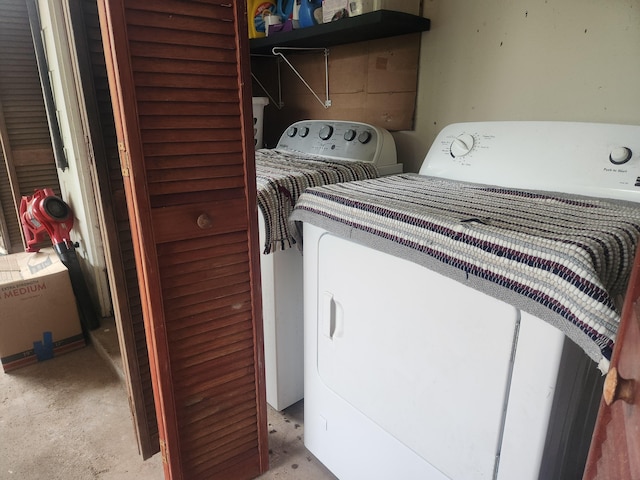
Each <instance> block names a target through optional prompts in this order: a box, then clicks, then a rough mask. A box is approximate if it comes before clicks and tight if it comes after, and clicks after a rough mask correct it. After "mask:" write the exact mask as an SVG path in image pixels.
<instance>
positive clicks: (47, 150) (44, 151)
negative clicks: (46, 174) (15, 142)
mask: <svg viewBox="0 0 640 480" xmlns="http://www.w3.org/2000/svg"><path fill="white" fill-rule="evenodd" d="M13 163H14V165H16V166H18V165H19V166H22V165H25V166H26V165H51V164H53V163H55V159H54V156H53V149H52V148H51V145H47V146H44V147H40V146H35V147H34V148H21V149H14V150H13Z"/></svg>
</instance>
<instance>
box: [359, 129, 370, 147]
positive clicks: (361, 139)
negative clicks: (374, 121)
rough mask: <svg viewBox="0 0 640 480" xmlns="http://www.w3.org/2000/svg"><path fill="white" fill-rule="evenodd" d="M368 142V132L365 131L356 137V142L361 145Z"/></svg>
mask: <svg viewBox="0 0 640 480" xmlns="http://www.w3.org/2000/svg"><path fill="white" fill-rule="evenodd" d="M369 140H371V132H370V131H368V130H365V131H364V132H362V133H361V134H360V135H358V141H359V142H360V143H362V144H363V145H364V144H366V143H369Z"/></svg>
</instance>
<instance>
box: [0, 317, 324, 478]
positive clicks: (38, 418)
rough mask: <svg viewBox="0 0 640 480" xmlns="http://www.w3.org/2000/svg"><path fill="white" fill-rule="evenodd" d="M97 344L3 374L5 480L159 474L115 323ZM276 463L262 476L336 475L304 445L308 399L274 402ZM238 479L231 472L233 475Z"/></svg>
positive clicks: (0, 416)
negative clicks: (278, 406) (284, 404)
mask: <svg viewBox="0 0 640 480" xmlns="http://www.w3.org/2000/svg"><path fill="white" fill-rule="evenodd" d="M95 333H96V335H95V336H94V342H93V345H91V346H88V347H85V348H83V349H81V350H77V351H75V352H71V353H68V354H65V355H61V356H59V357H56V358H54V359H52V360H49V361H46V362H42V363H38V364H35V365H31V366H28V367H25V368H22V369H19V370H15V371H14V372H11V373H9V374H4V373H0V480H5V479H12V480H41V479H42V480H45V479H46V480H75V479H78V480H85V479H100V480H129V479H132V480H133V479H135V480H159V479H162V478H163V473H162V465H161V461H160V457H159V455H155V456H154V457H152V458H151V459H149V460H147V461H142V457H140V456H139V455H138V449H137V445H136V440H135V437H134V429H133V423H132V421H131V415H130V413H129V407H128V402H127V395H126V391H125V388H124V383H123V380H122V377H121V371H120V368H121V366H120V365H121V364H120V363H119V360H120V358H119V352H118V351H117V339H116V337H115V328H113V326H112V325H110V324H109V323H107V324H106V325H105V324H104V322H103V326H101V327H100V329H99V330H97V331H96V332H95ZM268 421H269V447H270V448H269V453H270V455H269V461H270V470H269V472H267V473H266V474H264V475H262V476H261V477H259V478H260V479H261V480H269V479H282V480H293V479H296V480H300V479H304V480H335V479H336V477H335V476H334V475H332V474H331V473H330V472H329V471H328V470H327V469H326V468H325V467H324V466H323V465H322V464H321V463H320V462H318V460H317V459H316V458H315V457H313V455H311V453H310V452H309V451H308V450H306V449H305V448H304V444H303V431H304V426H303V402H300V403H297V404H295V405H293V406H292V407H290V408H288V409H286V410H284V411H283V412H276V411H274V410H273V409H271V408H269V416H268ZM230 480H232V479H230Z"/></svg>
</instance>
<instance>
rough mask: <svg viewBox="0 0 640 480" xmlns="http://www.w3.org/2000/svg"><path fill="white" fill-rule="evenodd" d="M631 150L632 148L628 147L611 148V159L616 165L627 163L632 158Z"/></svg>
mask: <svg viewBox="0 0 640 480" xmlns="http://www.w3.org/2000/svg"><path fill="white" fill-rule="evenodd" d="M632 154H633V153H632V152H631V149H630V148H627V147H617V148H614V149H613V150H611V153H610V154H609V161H610V162H611V163H613V164H614V165H622V164H623V163H627V162H628V161H629V160H631V155H632Z"/></svg>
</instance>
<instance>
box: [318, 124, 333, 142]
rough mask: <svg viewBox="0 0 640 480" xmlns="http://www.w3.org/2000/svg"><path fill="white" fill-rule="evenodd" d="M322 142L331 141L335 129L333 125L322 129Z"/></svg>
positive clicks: (320, 134)
mask: <svg viewBox="0 0 640 480" xmlns="http://www.w3.org/2000/svg"><path fill="white" fill-rule="evenodd" d="M318 135H319V136H320V138H321V139H322V140H329V139H330V138H331V135H333V127H332V126H331V125H325V126H324V127H322V128H321V129H320V133H318Z"/></svg>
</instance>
